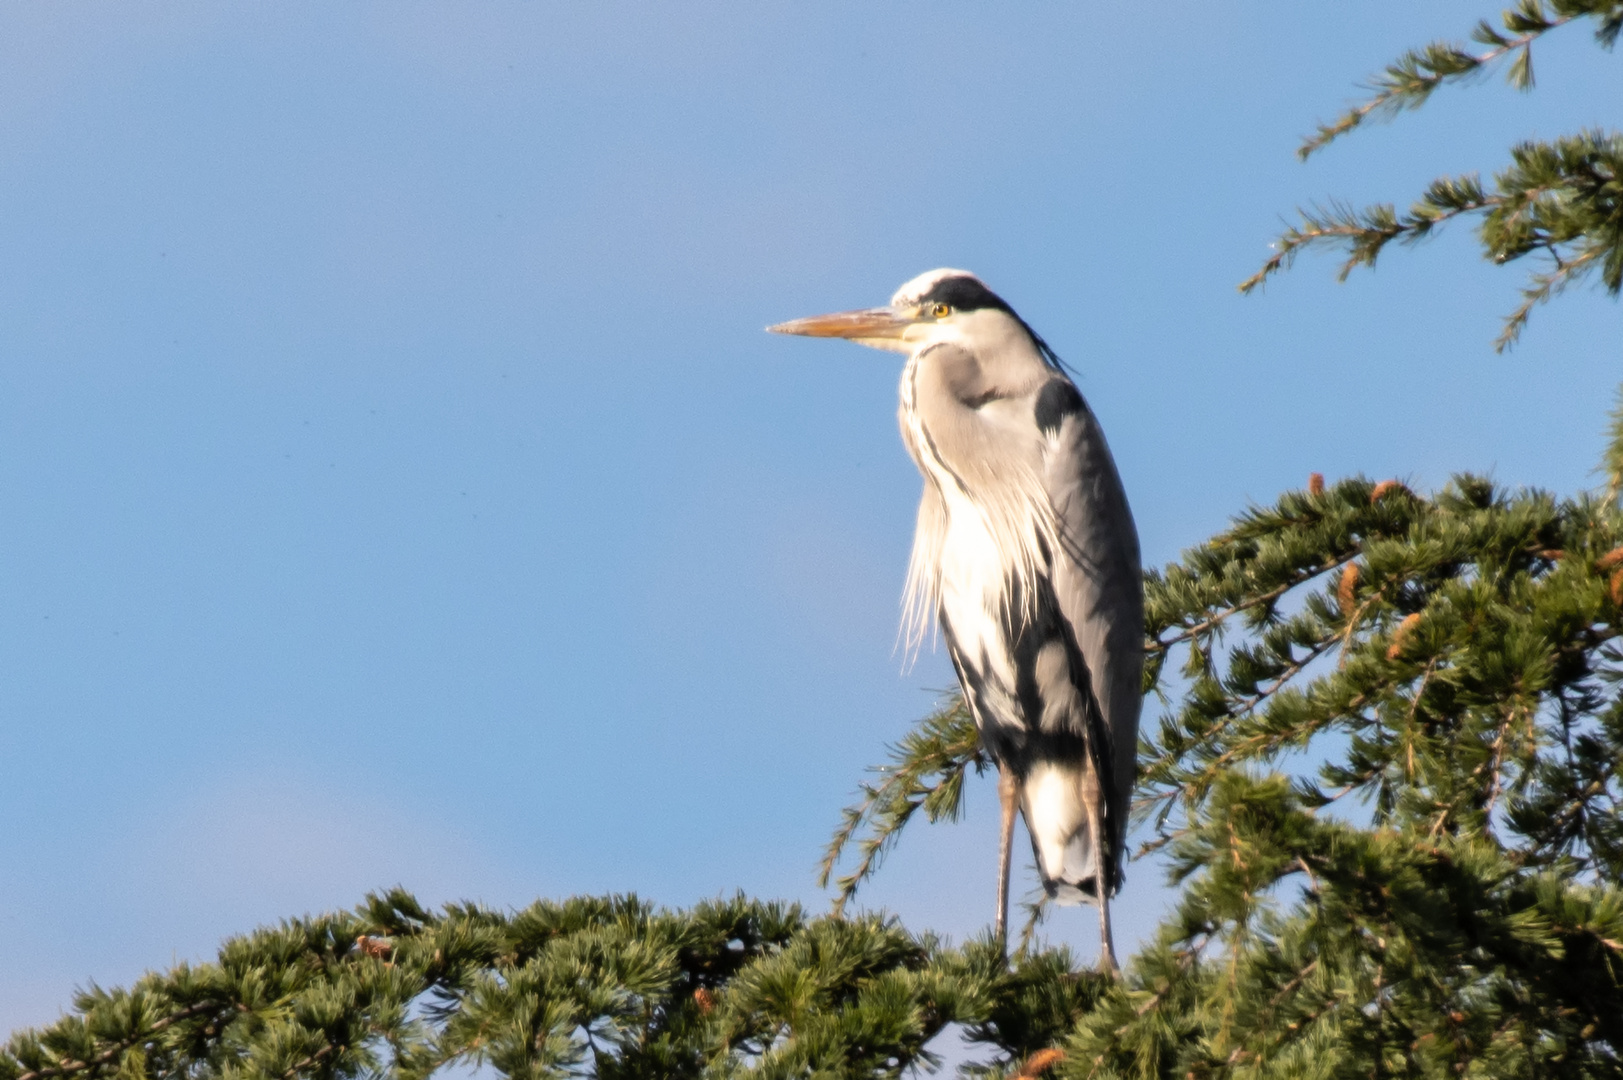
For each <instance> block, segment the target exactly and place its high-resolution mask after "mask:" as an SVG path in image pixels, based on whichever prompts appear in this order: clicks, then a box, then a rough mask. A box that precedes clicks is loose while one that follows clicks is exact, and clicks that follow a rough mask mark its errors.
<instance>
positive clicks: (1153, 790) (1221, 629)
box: [871, 421, 1623, 1077]
mask: <svg viewBox="0 0 1623 1080" xmlns="http://www.w3.org/2000/svg"><path fill="white" fill-rule="evenodd" d="M1613 435H1614V440H1613V445H1612V447H1611V448H1610V449H1609V451H1608V453H1607V458H1606V462H1607V464H1606V466H1605V468H1606V471H1607V476H1608V482H1609V483H1610V484H1615V478H1616V476H1617V470H1618V466H1617V462H1619V461H1623V421H1619V422H1617V423H1615V424H1614V432H1613ZM1146 607H1147V615H1148V620H1147V624H1148V629H1149V633H1150V635H1151V637H1150V640H1149V641H1147V642H1146V649H1147V651H1148V654H1149V659H1150V664H1149V671H1148V674H1147V678H1148V680H1150V681H1151V682H1152V683H1153V684H1154V686H1155V688H1157V689H1158V690H1159V691H1160V692H1161V694H1162V697H1163V699H1164V700H1166V701H1168V702H1169V705H1170V708H1169V709H1168V710H1167V712H1166V713H1165V714H1164V715H1163V716H1162V717H1161V718H1160V720H1159V723H1147V724H1146V725H1145V732H1144V736H1143V741H1142V745H1141V753H1140V781H1139V792H1138V796H1139V797H1138V801H1137V804H1136V810H1137V813H1138V815H1139V818H1140V820H1141V821H1142V822H1144V823H1146V824H1147V825H1148V826H1149V830H1148V839H1147V841H1146V843H1145V848H1146V849H1148V850H1155V849H1160V850H1164V851H1165V852H1166V854H1167V857H1168V859H1169V862H1170V866H1171V872H1172V875H1173V879H1174V881H1175V882H1176V883H1177V884H1179V885H1180V886H1181V893H1180V900H1179V903H1178V906H1177V909H1176V911H1175V912H1174V914H1173V915H1172V917H1171V918H1170V919H1168V920H1167V922H1166V923H1165V924H1164V925H1163V926H1162V928H1161V930H1160V932H1159V935H1158V936H1157V938H1156V940H1155V942H1154V943H1153V944H1152V945H1151V946H1149V947H1148V948H1146V949H1145V950H1143V951H1142V952H1141V953H1140V954H1139V955H1138V956H1137V957H1135V958H1134V959H1133V961H1132V962H1131V963H1130V964H1129V965H1128V967H1127V970H1126V971H1125V972H1124V975H1123V978H1122V980H1121V981H1120V982H1119V983H1112V984H1110V985H1109V986H1108V988H1107V989H1106V991H1105V992H1104V993H1103V994H1102V995H1100V996H1099V998H1098V999H1097V1001H1096V1003H1095V1006H1094V1008H1093V1009H1092V1010H1091V1011H1089V1012H1088V1013H1087V1015H1086V1016H1085V1017H1084V1018H1083V1019H1082V1021H1081V1022H1080V1023H1079V1024H1078V1025H1077V1026H1076V1028H1075V1029H1074V1030H1073V1031H1072V1032H1071V1033H1070V1034H1069V1035H1068V1036H1067V1037H1066V1038H1065V1039H1064V1040H1063V1041H1061V1042H1060V1043H1059V1046H1060V1047H1061V1048H1062V1049H1063V1050H1064V1052H1065V1058H1064V1060H1063V1062H1061V1063H1060V1064H1059V1065H1058V1066H1057V1067H1056V1068H1057V1070H1058V1073H1059V1075H1064V1076H1075V1077H1083V1076H1089V1077H1113V1076H1129V1075H1131V1076H1164V1077H1186V1076H1218V1075H1222V1076H1236V1077H1238V1076H1275V1075H1277V1076H1300V1075H1324V1076H1341V1075H1359V1076H1370V1075H1393V1076H1458V1075H1462V1074H1464V1075H1481V1076H1495V1077H1499V1076H1506V1077H1509V1076H1537V1075H1562V1076H1569V1075H1570V1076H1609V1077H1617V1076H1623V1060H1620V1058H1619V1056H1618V1053H1619V1048H1623V891H1620V890H1619V889H1618V888H1617V886H1616V882H1618V881H1619V880H1620V879H1623V814H1620V812H1619V811H1620V800H1623V783H1620V778H1619V771H1620V766H1623V692H1620V684H1623V646H1620V643H1619V641H1618V638H1619V636H1620V634H1623V512H1620V511H1619V508H1618V505H1617V501H1616V498H1615V492H1614V493H1608V494H1607V495H1605V496H1598V495H1591V494H1579V495H1577V496H1575V497H1573V498H1569V499H1558V498H1556V497H1554V496H1552V495H1550V494H1548V493H1546V492H1541V491H1534V490H1508V489H1504V488H1501V487H1499V486H1497V485H1495V484H1493V483H1492V482H1491V481H1488V480H1486V479H1483V478H1481V477H1475V476H1460V477H1457V478H1456V479H1455V480H1454V481H1453V482H1452V483H1451V484H1449V485H1448V486H1447V487H1446V488H1444V489H1443V490H1442V491H1440V492H1438V493H1436V494H1434V495H1430V496H1427V495H1423V494H1420V493H1417V492H1415V491H1413V490H1411V489H1410V488H1408V487H1407V486H1405V485H1403V484H1401V483H1398V482H1396V481H1383V482H1381V483H1371V482H1370V481H1368V480H1364V479H1361V478H1354V479H1349V480H1344V481H1342V482H1340V483H1337V484H1334V485H1331V486H1329V487H1325V486H1324V485H1323V484H1322V482H1320V481H1318V479H1317V478H1315V479H1314V482H1313V483H1312V484H1310V485H1309V489H1308V490H1306V491H1293V492H1287V493H1286V494H1285V495H1283V496H1282V497H1281V498H1280V499H1279V500H1278V501H1277V502H1276V503H1274V504H1273V505H1271V506H1261V507H1254V508H1252V509H1251V510H1249V511H1247V512H1246V513H1245V514H1242V515H1241V516H1240V517H1239V518H1238V519H1236V520H1235V522H1234V523H1233V524H1232V526H1231V527H1230V528H1229V529H1227V530H1226V531H1224V532H1223V533H1221V534H1219V535H1218V536H1216V537H1214V538H1213V539H1211V540H1210V541H1208V542H1206V543H1204V544H1202V545H1200V546H1198V547H1196V548H1193V549H1191V550H1190V551H1188V552H1186V553H1185V555H1184V556H1183V558H1182V559H1181V560H1180V561H1179V562H1177V563H1174V564H1172V565H1170V566H1168V567H1166V568H1165V569H1163V570H1161V571H1159V572H1154V571H1152V572H1150V573H1149V574H1147V575H1146ZM969 761H970V759H969V757H968V756H967V755H966V756H964V757H962V758H961V759H960V760H959V762H958V765H959V766H960V771H959V772H958V773H955V772H954V765H953V763H952V762H942V761H940V760H938V759H934V758H933V759H932V763H931V769H932V770H933V774H934V775H937V776H948V775H961V767H967V765H968V764H969ZM906 765H907V763H906V762H905V761H904V762H901V763H900V764H899V766H898V771H902V770H904V769H905V768H906ZM928 796H929V792H928V791H919V790H914V791H913V792H912V798H914V799H915V800H922V799H925V798H928ZM957 797H958V796H956V795H955V796H954V798H955V799H956V798H957ZM898 827H899V826H898ZM871 839H872V840H875V841H881V842H886V843H888V842H893V841H894V839H895V836H894V834H893V833H892V834H888V835H885V834H881V835H878V836H875V837H872V838H871Z"/></svg>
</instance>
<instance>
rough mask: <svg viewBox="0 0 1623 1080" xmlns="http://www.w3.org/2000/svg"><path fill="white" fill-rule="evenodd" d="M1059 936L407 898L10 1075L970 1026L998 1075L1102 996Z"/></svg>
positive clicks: (730, 1045) (882, 1037)
mask: <svg viewBox="0 0 1623 1080" xmlns="http://www.w3.org/2000/svg"><path fill="white" fill-rule="evenodd" d="M1103 988H1104V981H1103V980H1102V978H1101V977H1100V976H1097V975H1094V974H1091V973H1080V972H1078V971H1076V970H1075V965H1074V964H1073V963H1072V961H1071V958H1070V956H1069V955H1068V954H1067V953H1065V952H1063V951H1056V952H1045V953H1042V954H1040V955H1036V956H1033V957H1030V958H1028V959H1026V960H1024V961H1022V962H1020V963H1017V964H1016V965H1015V966H1014V967H1012V968H1010V967H1008V966H1007V965H1005V963H1004V962H1003V959H1002V955H1001V951H1000V950H999V948H998V947H997V946H996V945H995V944H994V943H993V942H991V941H990V940H989V939H988V940H982V941H975V942H971V943H970V944H968V945H966V946H964V947H962V948H957V949H954V948H947V947H944V946H942V945H941V944H940V943H938V942H936V941H934V940H933V939H931V938H928V937H925V938H917V937H914V936H912V935H910V934H908V933H907V932H906V931H904V930H903V929H902V928H901V927H900V926H898V925H897V924H896V923H895V922H894V921H891V920H886V919H883V918H880V917H877V916H867V917H864V918H860V919H852V920H846V919H839V918H823V919H816V920H807V919H806V918H805V917H804V916H803V915H802V914H801V912H800V910H799V909H798V908H795V907H789V906H785V905H781V904H763V903H758V902H754V901H748V900H745V899H743V898H741V897H740V898H738V899H734V900H730V901H717V902H712V903H707V904H700V905H698V906H697V907H695V908H692V909H691V910H688V911H678V912H673V911H663V910H659V909H656V908H653V907H652V906H650V905H648V904H645V903H643V902H641V901H638V900H636V899H635V898H632V897H604V898H575V899H572V900H569V901H566V902H563V903H546V902H541V903H537V904H535V905H533V906H531V907H529V908H527V909H525V910H523V911H520V912H517V913H513V914H506V915H504V914H500V913H497V912H492V911H489V910H486V909H484V908H480V907H476V906H472V905H453V906H451V907H448V908H446V909H445V910H444V911H443V912H429V911H426V910H424V909H423V908H422V907H420V906H419V905H418V904H417V903H416V901H414V900H413V899H412V898H411V897H410V896H408V895H406V894H404V893H402V892H399V891H395V892H391V893H389V894H387V895H384V896H372V897H369V898H368V900H367V903H366V904H364V905H362V906H361V907H360V908H358V909H357V910H355V911H354V912H349V913H340V914H333V915H323V916H319V917H316V918H309V919H303V920H296V921H290V922H285V923H283V924H282V925H281V926H279V927H275V928H271V929H264V930H260V931H258V932H256V933H254V934H251V935H249V936H247V937H242V938H234V939H232V940H230V941H228V942H226V943H225V945H224V946H223V947H222V948H221V950H220V955H219V959H218V960H217V961H216V962H215V963H212V964H201V965H197V966H192V965H184V964H183V965H181V966H179V967H176V968H174V969H172V970H171V971H169V972H166V973H163V974H151V975H148V976H146V977H145V978H143V979H141V980H140V981H139V982H138V983H136V985H135V986H133V987H131V988H130V989H128V990H116V991H110V992H109V991H103V990H100V989H96V988H91V989H90V990H89V991H86V992H84V993H82V994H80V995H79V996H78V999H77V1000H76V1001H75V1003H74V1013H73V1014H72V1015H70V1016H68V1017H65V1018H64V1019H62V1020H59V1021H58V1022H57V1023H55V1024H53V1025H51V1026H50V1027H47V1028H44V1029H41V1030H38V1031H24V1032H21V1033H19V1034H17V1035H15V1036H14V1037H13V1038H12V1039H11V1041H10V1043H9V1044H8V1045H7V1046H6V1047H5V1049H4V1052H3V1053H0V1078H3V1080H45V1078H61V1080H98V1078H105V1080H149V1078H159V1077H188V1078H202V1077H220V1078H232V1080H266V1078H271V1077H277V1078H283V1080H293V1078H311V1080H340V1078H352V1077H375V1078H379V1080H382V1078H390V1080H421V1078H423V1077H426V1076H428V1075H430V1074H431V1073H433V1072H435V1071H436V1070H438V1069H440V1068H442V1067H444V1066H446V1065H450V1064H454V1063H459V1062H460V1063H465V1064H476V1065H488V1066H490V1067H492V1068H494V1069H495V1070H496V1071H497V1072H498V1073H500V1074H501V1075H503V1076H509V1077H514V1078H527V1080H541V1078H545V1077H567V1076H598V1077H603V1078H605V1080H610V1078H613V1080H633V1078H649V1080H653V1078H673V1077H694V1078H700V1077H703V1078H708V1080H721V1078H726V1077H790V1076H827V1077H883V1076H895V1075H898V1074H899V1073H901V1072H902V1071H904V1070H906V1069H908V1068H909V1067H911V1066H913V1065H914V1064H928V1063H929V1061H930V1060H931V1059H930V1056H929V1054H928V1053H927V1052H926V1050H925V1046H926V1044H927V1043H928V1042H929V1041H930V1040H931V1039H932V1038H934V1037H935V1036H936V1035H937V1034H939V1033H940V1032H941V1031H942V1029H943V1028H945V1027H946V1026H947V1025H948V1024H953V1023H958V1024H963V1025H967V1029H968V1032H969V1035H970V1037H971V1038H972V1039H973V1040H974V1041H975V1042H977V1043H978V1044H979V1045H980V1046H981V1047H982V1049H983V1050H985V1051H987V1052H988V1057H989V1060H988V1063H987V1064H985V1065H984V1066H981V1067H980V1068H981V1069H982V1071H983V1072H985V1073H986V1074H988V1075H999V1074H1002V1073H1003V1072H1005V1071H1006V1070H1007V1069H1008V1068H1009V1067H1010V1066H1011V1065H1013V1064H1015V1063H1017V1062H1019V1061H1022V1060H1024V1058H1025V1057H1026V1055H1028V1054H1030V1053H1032V1052H1033V1051H1035V1050H1037V1049H1040V1048H1042V1047H1043V1046H1047V1045H1048V1044H1050V1043H1052V1042H1053V1041H1054V1040H1056V1039H1058V1038H1059V1037H1060V1036H1061V1035H1063V1034H1064V1033H1065V1032H1068V1031H1070V1030H1071V1029H1072V1028H1073V1027H1074V1026H1075V1024H1076V1023H1077V1021H1078V1020H1079V1019H1080V1018H1081V1017H1082V1015H1083V1014H1084V1013H1086V1012H1087V1011H1088V1010H1089V1009H1090V1008H1091V1007H1092V1006H1093V1004H1094V1003H1095V1001H1096V999H1097V998H1098V996H1099V994H1100V993H1101V992H1102V990H1103Z"/></svg>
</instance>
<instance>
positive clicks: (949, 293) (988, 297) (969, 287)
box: [919, 277, 1014, 315]
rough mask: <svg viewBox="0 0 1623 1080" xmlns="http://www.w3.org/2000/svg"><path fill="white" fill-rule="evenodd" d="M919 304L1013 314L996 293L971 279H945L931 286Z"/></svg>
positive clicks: (1011, 309)
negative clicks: (990, 310)
mask: <svg viewBox="0 0 1623 1080" xmlns="http://www.w3.org/2000/svg"><path fill="white" fill-rule="evenodd" d="M919 303H921V304H946V305H948V306H950V307H951V308H952V309H953V310H955V311H980V310H981V309H982V308H996V309H997V310H999V311H1007V312H1008V313H1009V314H1010V315H1013V314H1014V309H1013V308H1012V307H1010V306H1009V305H1008V304H1007V303H1006V302H1005V301H1004V299H1003V297H1001V296H999V295H998V294H997V293H995V292H993V291H992V290H991V289H988V288H987V287H986V286H985V285H983V284H981V283H980V281H978V280H977V279H975V278H972V277H946V278H942V279H941V280H940V281H938V282H936V283H935V284H934V285H933V286H931V288H930V291H929V292H927V293H925V294H924V295H923V296H921V297H919Z"/></svg>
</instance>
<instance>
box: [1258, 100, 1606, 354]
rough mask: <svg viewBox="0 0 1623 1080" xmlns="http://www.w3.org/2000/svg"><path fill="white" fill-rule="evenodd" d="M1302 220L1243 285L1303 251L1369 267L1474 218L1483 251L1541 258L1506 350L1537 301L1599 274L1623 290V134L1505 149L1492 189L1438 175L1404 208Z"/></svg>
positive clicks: (1346, 210)
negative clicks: (1542, 266)
mask: <svg viewBox="0 0 1623 1080" xmlns="http://www.w3.org/2000/svg"><path fill="white" fill-rule="evenodd" d="M1298 213H1299V215H1300V218H1301V221H1300V222H1299V223H1298V224H1297V225H1294V226H1292V227H1290V228H1288V229H1287V230H1286V231H1285V232H1284V233H1283V234H1281V236H1280V238H1279V239H1278V240H1277V241H1276V242H1275V244H1274V247H1275V252H1274V254H1273V256H1272V257H1270V258H1269V259H1268V260H1267V261H1266V262H1265V263H1263V265H1262V268H1261V269H1260V270H1258V271H1257V272H1256V273H1255V274H1253V275H1252V276H1251V277H1249V278H1247V279H1246V280H1245V281H1243V282H1241V283H1240V286H1239V288H1240V291H1241V292H1242V293H1249V292H1251V291H1253V290H1255V289H1257V288H1259V287H1260V286H1261V285H1262V284H1263V283H1264V282H1265V281H1266V280H1267V279H1268V278H1269V277H1270V276H1272V275H1273V274H1275V273H1278V272H1279V271H1281V270H1286V269H1289V268H1290V266H1291V265H1292V263H1293V262H1294V261H1295V259H1296V256H1297V255H1298V254H1300V253H1301V252H1302V251H1304V250H1306V249H1308V248H1314V247H1331V248H1341V249H1343V250H1344V251H1345V253H1346V258H1345V261H1343V263H1342V265H1341V268H1340V271H1339V272H1338V274H1337V280H1338V281H1345V280H1346V279H1347V277H1348V275H1349V274H1351V273H1352V271H1353V270H1354V269H1356V268H1357V267H1359V266H1368V267H1371V268H1373V267H1374V266H1375V262H1376V259H1377V258H1378V257H1379V256H1380V254H1381V252H1382V251H1384V250H1385V249H1386V246H1387V245H1388V244H1390V243H1392V242H1393V241H1398V242H1400V243H1403V244H1415V243H1418V242H1420V241H1421V240H1424V239H1425V238H1427V237H1428V236H1430V235H1431V234H1432V233H1433V232H1434V231H1435V230H1436V229H1437V228H1439V227H1440V226H1442V225H1444V224H1446V223H1447V222H1448V221H1451V220H1453V219H1454V218H1456V217H1460V216H1463V215H1469V214H1476V215H1480V217H1481V223H1480V227H1479V229H1478V237H1479V239H1480V241H1481V244H1482V249H1483V254H1484V255H1485V256H1486V257H1487V258H1488V259H1490V260H1492V261H1493V262H1494V263H1496V264H1500V265H1503V264H1505V263H1508V262H1513V261H1515V260H1517V259H1520V258H1522V257H1524V256H1527V255H1538V256H1542V257H1543V258H1544V259H1545V260H1547V261H1548V262H1549V264H1550V268H1549V269H1548V270H1541V271H1535V272H1534V273H1533V274H1532V275H1531V276H1530V278H1529V283H1528V285H1527V287H1526V288H1525V289H1524V290H1523V291H1522V303H1521V304H1520V305H1518V306H1517V308H1516V309H1515V310H1514V311H1513V312H1511V314H1510V315H1509V316H1507V317H1506V319H1505V326H1504V329H1503V330H1502V332H1501V333H1500V335H1499V337H1498V338H1497V339H1496V340H1495V342H1494V348H1495V350H1496V351H1498V352H1503V351H1504V350H1505V349H1507V348H1509V347H1511V346H1512V345H1513V344H1514V343H1515V342H1516V340H1517V339H1518V338H1519V336H1520V335H1521V332H1522V330H1523V328H1524V327H1525V326H1526V325H1527V321H1528V318H1529V316H1530V315H1531V313H1532V310H1533V308H1535V307H1537V306H1538V305H1540V304H1543V303H1545V302H1547V301H1549V300H1550V299H1552V298H1553V297H1555V296H1557V295H1559V294H1560V293H1561V292H1563V291H1565V290H1566V289H1567V288H1569V287H1570V286H1572V285H1574V284H1577V283H1579V282H1580V281H1582V280H1584V279H1585V278H1587V277H1589V276H1590V275H1592V274H1595V273H1597V272H1598V273H1599V275H1600V279H1601V282H1602V284H1603V285H1604V286H1605V288H1606V291H1607V292H1608V293H1609V294H1610V295H1612V296H1617V295H1618V293H1619V291H1623V136H1619V135H1617V134H1615V133H1607V132H1601V131H1586V132H1581V133H1579V134H1577V135H1569V136H1563V137H1561V138H1558V139H1555V140H1554V141H1552V142H1524V143H1521V144H1519V145H1517V146H1515V147H1514V148H1512V150H1511V164H1510V166H1509V167H1507V168H1506V169H1504V170H1503V171H1501V172H1499V173H1498V174H1496V176H1495V177H1494V191H1493V192H1492V193H1491V194H1490V193H1488V192H1487V191H1485V190H1484V188H1483V187H1482V185H1481V183H1480V181H1479V180H1478V179H1477V178H1476V177H1475V176H1464V177H1444V178H1442V179H1439V180H1436V181H1434V182H1433V183H1432V185H1431V186H1430V187H1429V188H1428V189H1427V190H1426V192H1425V193H1424V194H1423V195H1422V196H1421V197H1420V199H1419V200H1418V201H1417V202H1416V203H1415V204H1414V205H1413V206H1412V207H1410V208H1409V210H1408V211H1406V212H1405V213H1402V214H1399V213H1397V212H1396V211H1395V210H1394V209H1393V208H1392V206H1390V205H1380V206H1373V207H1369V208H1366V209H1364V210H1356V209H1353V208H1351V207H1348V206H1341V205H1332V206H1330V207H1329V208H1327V209H1321V208H1318V207H1314V208H1311V209H1308V210H1300V211H1298Z"/></svg>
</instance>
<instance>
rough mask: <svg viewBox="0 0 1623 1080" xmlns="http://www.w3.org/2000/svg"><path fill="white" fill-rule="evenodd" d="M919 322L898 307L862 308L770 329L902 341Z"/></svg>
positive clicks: (777, 332)
mask: <svg viewBox="0 0 1623 1080" xmlns="http://www.w3.org/2000/svg"><path fill="white" fill-rule="evenodd" d="M916 322H918V320H917V319H915V318H914V317H912V316H911V315H908V314H906V313H904V312H901V311H897V310H896V309H895V308H889V307H879V308H863V309H862V310H860V311H837V312H835V313H834V314H832V315H813V316H812V317H811V318H809V319H793V320H791V321H789V322H785V323H779V324H778V325H776V326H769V327H767V330H768V331H769V332H770V333H774V334H798V335H800V336H801V337H837V338H850V339H851V340H853V341H884V340H900V339H901V337H902V335H903V334H904V333H905V332H906V331H907V328H908V327H910V326H912V325H914V324H915V323H916Z"/></svg>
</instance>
